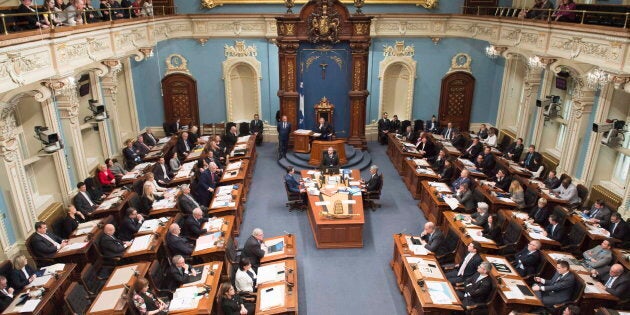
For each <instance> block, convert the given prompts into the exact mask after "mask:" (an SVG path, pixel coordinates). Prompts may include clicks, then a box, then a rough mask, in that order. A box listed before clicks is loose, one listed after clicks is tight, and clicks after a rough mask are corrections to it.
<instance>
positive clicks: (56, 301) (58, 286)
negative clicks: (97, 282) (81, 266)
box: [2, 264, 77, 315]
mask: <svg viewBox="0 0 630 315" xmlns="http://www.w3.org/2000/svg"><path fill="white" fill-rule="evenodd" d="M76 267H77V265H76V264H66V265H65V266H64V268H63V271H61V272H58V273H57V277H51V278H50V280H48V282H47V283H46V284H44V285H43V286H41V287H38V288H44V289H45V291H44V294H43V295H42V296H41V301H40V302H39V304H37V306H36V307H35V310H34V311H33V312H30V313H21V312H20V309H21V306H17V305H16V304H17V303H18V302H19V299H18V297H19V296H21V295H22V294H25V293H26V291H27V290H29V289H26V288H25V289H24V290H22V291H21V292H19V293H17V292H16V293H14V296H15V297H16V298H15V299H14V300H13V302H11V304H9V306H8V307H7V308H6V309H5V310H4V312H3V313H2V314H11V315H18V314H35V315H39V314H41V315H48V314H60V306H61V305H64V303H65V302H64V300H63V298H64V296H63V295H64V292H65V291H66V289H67V288H68V287H69V286H70V282H71V279H69V278H70V277H71V275H72V274H73V273H75V269H76ZM33 289H36V288H30V290H33Z"/></svg>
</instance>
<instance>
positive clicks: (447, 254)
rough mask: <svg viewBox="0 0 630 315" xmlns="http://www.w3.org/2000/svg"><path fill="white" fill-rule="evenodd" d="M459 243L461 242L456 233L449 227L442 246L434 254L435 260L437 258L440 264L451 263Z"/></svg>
mask: <svg viewBox="0 0 630 315" xmlns="http://www.w3.org/2000/svg"><path fill="white" fill-rule="evenodd" d="M459 242H461V239H460V238H459V236H458V234H457V232H455V231H453V230H452V229H451V228H450V227H449V229H448V233H447V234H446V236H444V244H443V245H442V246H441V247H440V248H439V250H438V251H437V252H436V253H435V258H437V260H438V261H439V262H440V264H448V263H453V261H454V260H455V251H457V245H458V244H459Z"/></svg>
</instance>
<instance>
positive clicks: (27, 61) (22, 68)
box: [0, 52, 46, 85]
mask: <svg viewBox="0 0 630 315" xmlns="http://www.w3.org/2000/svg"><path fill="white" fill-rule="evenodd" d="M3 55H4V56H5V58H2V59H4V60H2V61H0V78H6V77H9V78H11V81H13V83H15V84H17V85H24V83H25V80H24V78H23V77H22V75H23V74H24V73H26V72H29V71H33V70H36V69H40V68H43V67H44V66H45V65H46V64H45V63H44V62H43V61H42V60H41V59H37V58H33V56H30V57H25V56H22V54H21V53H19V52H11V53H4V54H3Z"/></svg>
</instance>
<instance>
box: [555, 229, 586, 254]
mask: <svg viewBox="0 0 630 315" xmlns="http://www.w3.org/2000/svg"><path fill="white" fill-rule="evenodd" d="M584 239H586V230H585V229H584V228H583V227H582V225H581V224H574V225H572V226H571V230H570V231H569V233H568V234H567V236H566V237H565V238H563V239H562V240H563V241H564V242H562V243H563V245H564V246H562V247H560V249H561V250H562V251H565V252H569V253H572V254H577V255H581V253H582V250H581V249H580V248H581V247H582V243H583V242H584Z"/></svg>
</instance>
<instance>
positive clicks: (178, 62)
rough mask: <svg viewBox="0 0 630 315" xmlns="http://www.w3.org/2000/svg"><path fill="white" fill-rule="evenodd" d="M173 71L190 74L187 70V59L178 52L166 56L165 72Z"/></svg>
mask: <svg viewBox="0 0 630 315" xmlns="http://www.w3.org/2000/svg"><path fill="white" fill-rule="evenodd" d="M173 72H183V73H186V74H188V75H190V71H189V70H188V60H187V59H186V58H184V56H182V55H180V54H171V55H169V56H168V57H166V74H167V75H168V74H171V73H173Z"/></svg>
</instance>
